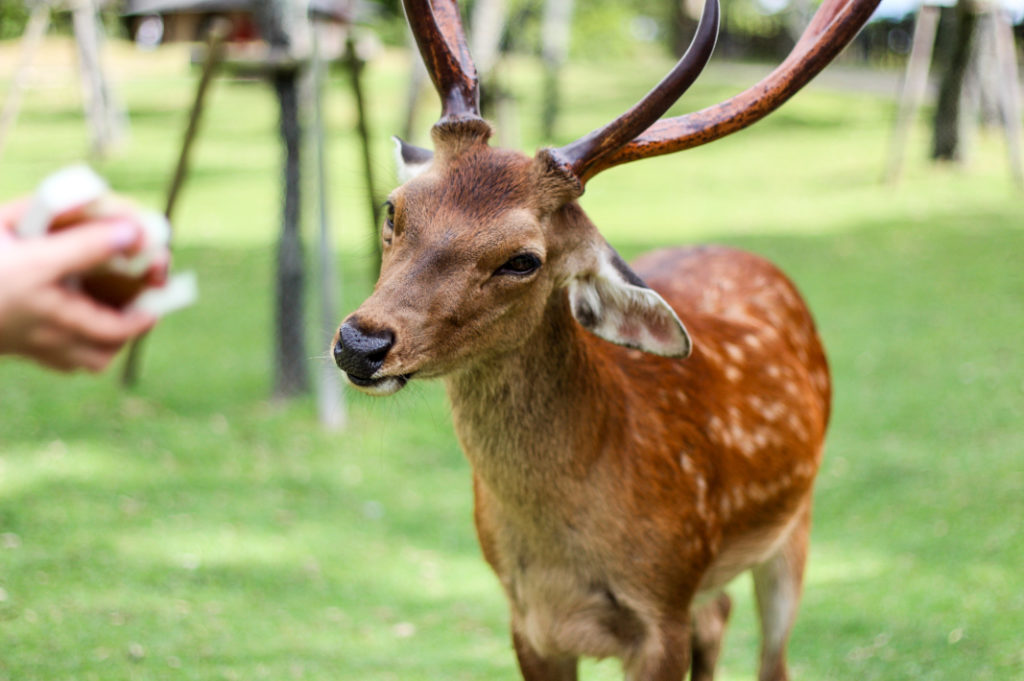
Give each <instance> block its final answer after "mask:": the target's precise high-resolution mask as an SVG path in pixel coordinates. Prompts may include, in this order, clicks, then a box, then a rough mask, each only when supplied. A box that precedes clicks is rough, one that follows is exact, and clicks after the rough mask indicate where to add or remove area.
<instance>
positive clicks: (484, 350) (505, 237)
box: [333, 0, 878, 394]
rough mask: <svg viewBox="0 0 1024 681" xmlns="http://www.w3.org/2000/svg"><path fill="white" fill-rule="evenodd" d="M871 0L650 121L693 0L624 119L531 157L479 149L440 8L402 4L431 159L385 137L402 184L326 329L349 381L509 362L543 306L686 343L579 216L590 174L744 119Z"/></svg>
mask: <svg viewBox="0 0 1024 681" xmlns="http://www.w3.org/2000/svg"><path fill="white" fill-rule="evenodd" d="M877 1H878V0H826V1H825V3H824V4H823V5H822V6H821V8H820V9H819V10H818V12H817V13H816V15H815V16H814V18H813V19H812V21H811V23H810V25H809V26H808V28H807V30H806V31H805V33H804V35H803V37H802V38H801V40H800V41H799V42H798V44H797V45H796V47H795V48H794V49H793V52H792V53H791V55H790V56H789V57H788V58H787V59H786V60H785V62H783V64H782V65H780V66H779V67H778V68H777V69H776V70H775V71H773V72H772V73H771V74H770V75H769V76H767V77H766V78H765V79H764V80H763V81H761V83H758V84H757V85H755V86H754V87H752V88H750V89H748V90H747V91H745V92H743V93H741V94H739V95H737V96H735V97H733V98H732V99H730V100H727V101H725V102H723V103H721V104H718V105H716V106H713V107H710V108H707V109H704V110H702V111H698V112H695V113H692V114H689V115H685V116H679V117H675V118H669V119H665V120H659V119H660V118H661V116H662V115H663V114H664V113H665V112H666V111H667V110H668V108H669V107H670V106H671V105H672V104H673V103H674V102H675V101H676V100H677V99H678V98H679V97H680V95H681V94H682V93H683V92H684V91H685V90H686V89H687V88H688V87H689V86H690V85H691V84H692V83H693V82H694V80H695V79H696V78H697V76H698V74H699V73H700V71H701V70H702V69H703V67H704V65H705V64H706V63H707V61H708V60H709V59H710V57H711V53H712V50H713V48H714V43H715V38H716V35H717V29H718V22H719V8H718V1H717V0H706V4H705V6H704V11H703V14H702V17H701V20H700V23H699V25H698V28H697V32H696V36H695V37H694V39H693V42H692V44H691V45H690V48H689V49H688V50H687V52H686V54H685V55H684V56H683V57H682V58H681V59H680V60H679V62H678V64H677V65H676V66H675V68H673V70H672V71H671V72H670V73H669V74H668V76H666V77H665V78H664V79H663V80H662V81H661V82H660V83H659V84H658V85H657V86H656V87H655V88H654V89H653V90H651V91H650V92H649V93H648V94H647V95H646V96H645V97H644V98H643V99H642V100H641V101H640V102H638V103H637V104H636V105H635V106H634V107H632V108H631V109H630V110H629V111H627V112H626V113H624V114H623V115H621V116H620V117H618V118H617V119H615V120H614V121H612V122H611V123H609V124H608V125H606V126H604V127H603V128H599V129H597V130H595V131H593V132H591V133H590V134H588V135H586V136H584V137H582V138H580V139H579V140H577V141H575V142H573V143H571V144H569V145H567V146H564V147H560V148H545V149H541V150H540V151H538V152H537V153H536V154H535V155H534V156H533V157H530V156H527V155H524V154H522V153H519V152H516V151H509V150H503V149H496V148H492V147H491V146H489V144H488V140H489V138H490V136H491V127H490V125H489V124H488V123H487V122H486V121H484V120H483V119H482V118H481V117H480V108H479V86H478V80H477V76H476V70H475V67H474V66H473V63H472V60H471V58H470V55H469V53H468V49H467V47H466V41H465V37H464V35H463V31H462V27H461V23H460V20H459V14H458V8H457V6H456V4H455V2H454V0H433V1H431V0H404V4H405V10H406V14H407V16H408V19H409V24H410V26H411V27H412V30H413V34H414V36H415V38H416V41H417V43H418V45H419V48H420V53H421V55H422V57H423V59H424V62H425V63H426V65H427V70H428V72H429V73H430V76H431V79H432V80H433V82H434V85H435V86H436V88H437V91H438V93H439V95H440V98H441V102H442V111H441V118H440V120H439V121H438V122H437V123H436V124H435V125H434V126H433V129H432V131H431V137H432V141H433V145H434V149H433V152H430V151H428V150H425V149H420V148H417V147H413V146H411V145H408V144H406V143H404V142H399V144H398V151H399V154H398V156H399V162H400V176H401V177H403V179H405V180H406V181H405V183H404V184H403V185H401V186H400V187H398V188H397V189H396V190H394V191H393V192H392V193H391V195H390V196H389V198H388V201H387V204H386V211H387V213H386V219H385V223H384V225H383V227H382V233H381V237H382V240H383V243H384V257H383V262H382V266H381V275H380V279H379V280H378V282H377V285H376V288H375V290H374V292H373V294H372V295H371V296H370V297H369V298H368V299H367V300H366V301H365V302H364V303H363V304H362V305H361V306H360V307H359V309H358V310H356V312H354V313H353V314H351V315H350V316H349V317H348V318H347V319H346V320H345V321H344V323H343V324H342V325H341V328H340V329H339V331H338V333H337V334H336V336H335V339H334V346H333V352H334V357H335V360H336V362H337V364H338V366H339V367H340V368H341V369H342V370H344V371H345V373H346V374H347V376H348V379H349V381H350V382H351V383H352V384H353V385H355V386H356V387H358V388H360V389H362V390H364V391H366V392H369V393H373V394H390V393H393V392H396V391H398V390H399V389H401V388H402V387H403V386H404V385H405V384H406V382H407V381H408V380H409V379H410V378H411V377H413V376H416V377H422V378H430V377H439V376H445V375H449V374H451V373H453V372H456V371H459V370H462V369H465V368H467V367H472V366H476V365H478V364H479V363H480V362H485V361H487V360H488V359H492V358H495V357H500V356H502V355H504V354H507V353H510V352H514V351H516V349H517V348H519V347H521V346H522V345H523V344H524V343H527V342H529V341H530V339H531V338H533V337H534V336H535V334H536V333H537V331H538V329H539V328H540V327H541V325H542V322H543V320H544V318H545V315H546V314H547V313H548V312H549V311H550V310H551V309H552V307H553V306H554V307H558V306H562V307H566V308H567V309H568V312H569V313H570V314H571V315H572V316H573V317H574V318H575V319H576V321H578V322H579V324H580V325H581V326H582V327H583V328H585V329H587V330H588V331H590V332H592V333H593V334H595V335H597V336H599V337H601V338H604V339H605V340H608V341H611V342H613V343H617V344H620V345H625V346H629V347H633V348H637V349H639V350H643V351H645V352H650V353H654V354H657V355H664V356H671V357H685V356H686V355H687V354H688V353H689V351H690V346H691V343H690V339H689V336H688V335H687V332H686V329H685V328H684V326H683V324H682V322H680V320H679V318H678V317H677V315H676V313H675V312H674V311H673V310H672V308H671V307H669V306H668V304H666V303H665V301H664V300H663V299H662V298H661V296H659V295H658V294H657V293H655V292H654V291H653V290H651V289H649V288H648V287H647V286H646V285H645V284H644V282H643V281H642V280H641V279H640V277H639V276H637V275H636V274H635V273H634V272H633V271H632V270H631V269H630V268H629V266H628V265H626V263H625V262H624V261H623V260H622V259H621V258H620V257H619V256H618V254H617V253H616V252H615V250H614V249H613V248H612V247H611V246H610V245H609V244H608V243H607V242H606V241H605V239H604V238H603V237H602V236H601V234H600V233H599V232H598V230H597V229H596V228H595V227H594V225H593V224H592V223H591V222H590V220H589V219H588V218H587V217H586V215H585V214H584V213H583V211H582V209H581V208H580V207H579V204H578V203H577V199H578V198H579V197H580V196H581V195H582V194H583V191H584V187H585V185H586V182H587V181H588V180H589V179H590V178H591V177H593V176H594V175H596V174H597V173H599V172H601V171H602V170H605V169H607V168H610V167H612V166H615V165H619V164H621V163H625V162H628V161H632V160H636V159H640V158H646V157H648V156H655V155H660V154H665V153H670V152H674V151H678V150H681V149H686V148H689V147H693V146H697V145H700V144H704V143H706V142H710V141H712V140H714V139H718V138H720V137H723V136H725V135H727V134H730V133H732V132H735V131H736V130H739V129H742V128H744V127H746V126H747V125H750V124H751V123H753V122H755V121H757V120H759V119H760V118H762V117H763V116H765V115H767V114H768V113H769V112H771V111H772V110H774V109H775V108H777V107H778V106H780V105H781V104H782V103H783V102H784V101H785V100H786V99H788V98H789V97H790V96H791V95H792V94H794V93H795V92H796V91H797V90H799V89H800V88H801V87H802V86H803V85H804V84H806V83H807V82H808V81H809V80H810V79H811V78H812V77H813V76H814V75H815V74H816V73H817V72H818V71H820V70H821V69H822V68H823V67H824V66H825V65H826V64H827V63H828V62H829V61H830V60H831V59H832V58H833V57H835V55H836V54H838V52H839V51H840V50H841V49H842V48H843V47H844V46H845V45H846V43H847V42H849V40H851V39H852V38H853V36H854V35H855V34H856V32H857V30H858V29H859V28H860V26H861V25H862V24H863V23H864V22H865V21H866V20H867V18H868V16H870V14H871V11H872V10H873V9H874V7H875V6H876V5H877Z"/></svg>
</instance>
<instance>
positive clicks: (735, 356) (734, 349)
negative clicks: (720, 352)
mask: <svg viewBox="0 0 1024 681" xmlns="http://www.w3.org/2000/svg"><path fill="white" fill-rule="evenodd" d="M722 348H723V349H724V350H725V354H727V355H729V358H730V359H732V361H734V362H742V361H743V350H741V349H740V347H739V346H738V345H733V344H732V343H722Z"/></svg>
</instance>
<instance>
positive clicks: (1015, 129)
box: [992, 6, 1024, 190]
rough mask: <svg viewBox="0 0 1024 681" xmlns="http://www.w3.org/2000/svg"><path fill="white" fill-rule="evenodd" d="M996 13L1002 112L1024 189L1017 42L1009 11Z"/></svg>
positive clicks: (1020, 187) (1014, 168)
mask: <svg viewBox="0 0 1024 681" xmlns="http://www.w3.org/2000/svg"><path fill="white" fill-rule="evenodd" d="M992 11H993V12H994V19H995V22H996V26H995V43H996V64H997V67H998V69H999V79H998V82H1000V83H1003V84H1004V87H1001V88H999V93H1000V99H1001V101H1000V107H999V108H1000V111H1001V113H1002V119H1003V129H1004V130H1005V132H1006V148H1007V151H1008V152H1009V156H1010V172H1011V174H1012V175H1013V181H1014V184H1015V185H1016V186H1017V189H1018V190H1024V166H1022V164H1021V120H1020V117H1021V111H1020V81H1019V80H1018V78H1019V77H1020V76H1019V75H1018V72H1017V54H1016V50H1015V49H1014V43H1013V27H1012V26H1010V20H1009V17H1008V16H1007V15H1006V11H1005V10H1003V9H1002V8H1000V7H998V6H995V7H993V9H992Z"/></svg>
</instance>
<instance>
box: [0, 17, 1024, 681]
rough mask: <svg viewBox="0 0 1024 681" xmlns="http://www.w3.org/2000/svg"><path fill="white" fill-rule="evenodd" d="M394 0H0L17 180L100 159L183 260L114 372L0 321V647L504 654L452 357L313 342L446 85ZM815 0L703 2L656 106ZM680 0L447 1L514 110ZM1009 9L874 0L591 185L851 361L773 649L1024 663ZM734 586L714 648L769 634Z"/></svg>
mask: <svg viewBox="0 0 1024 681" xmlns="http://www.w3.org/2000/svg"><path fill="white" fill-rule="evenodd" d="M398 5H399V3H398V2H397V0H395V1H392V0H389V1H388V2H378V3H369V2H358V3H347V2H342V3H332V2H326V1H325V2H321V3H317V2H314V3H312V5H311V7H310V8H309V9H310V10H311V12H310V15H311V16H313V17H314V19H315V22H316V23H315V26H316V28H315V29H314V28H312V27H311V24H310V23H309V22H308V21H307V16H308V15H307V11H306V10H307V8H306V7H305V6H300V5H298V4H292V3H277V2H271V1H270V0H262V1H257V2H241V1H240V0H222V1H220V2H215V1H214V0H178V1H176V2H170V1H164V0H133V1H132V2H128V3H124V4H119V3H110V4H104V5H102V6H96V5H93V4H91V3H89V2H85V1H83V2H80V3H78V2H73V3H59V2H54V3H46V4H42V3H40V4H24V3H22V2H19V1H12V0H4V1H3V2H2V3H0V104H2V106H3V109H2V113H0V200H8V199H12V198H15V197H18V196H21V195H24V194H27V193H30V192H31V191H32V190H33V188H34V187H35V186H36V185H37V184H38V182H39V181H40V180H41V179H42V178H43V177H45V176H46V175H47V174H49V173H51V172H53V171H54V170H56V169H58V168H60V167H62V166H63V165H66V164H68V163H72V162H76V161H80V160H87V161H88V162H90V163H91V164H92V165H93V167H94V168H95V169H96V170H97V171H99V172H100V173H101V174H102V175H104V176H105V177H106V178H107V179H108V180H109V181H110V183H111V185H112V186H113V187H114V189H116V190H117V191H119V192H121V193H124V194H127V195H128V196H131V197H133V198H134V199H135V200H137V201H138V202H140V203H142V204H144V205H146V206H148V207H152V208H156V209H158V210H166V211H167V212H170V213H172V217H173V223H174V225H175V235H174V249H175V258H176V260H175V268H176V269H179V270H183V269H192V270H195V271H196V272H197V273H198V275H199V281H200V288H201V293H200V299H199V301H198V303H197V304H196V305H194V306H193V307H191V308H188V309H186V310H183V311H180V312H177V313H175V314H173V315H171V316H170V317H168V318H167V319H166V320H164V321H163V322H162V323H161V325H160V326H158V327H157V329H156V330H155V331H154V333H153V334H152V335H151V336H150V337H149V338H148V339H147V340H146V342H145V343H144V345H143V346H141V349H140V352H139V353H138V356H139V361H138V364H137V366H136V369H135V372H134V375H133V376H132V377H131V380H130V381H129V384H130V385H124V382H123V381H122V367H117V368H115V370H113V371H110V372H108V373H107V374H105V375H103V376H98V377H97V376H84V375H74V376H62V375H56V374H52V373H48V372H46V371H44V370H42V369H38V368H36V367H34V366H31V365H28V364H26V363H23V362H20V361H17V360H12V359H9V358H0V680H3V681H13V680H17V681H22V680H31V679H40V680H43V679H45V680H50V679H111V678H126V679H164V678H166V679H171V678H173V679H182V678H185V679H245V680H248V679H263V678H266V679H360V680H363V679H372V680H377V679H380V680H386V679H402V680H403V681H406V680H410V679H411V680H416V679H424V680H427V679H431V680H432V679H437V678H449V679H491V678H494V679H499V678H500V679H511V678H516V672H515V667H514V664H515V663H514V656H513V655H512V652H511V649H510V644H509V642H508V635H507V626H506V614H505V603H504V600H503V597H502V595H501V591H500V588H499V586H498V584H497V582H496V580H495V579H494V578H493V576H492V575H491V573H490V571H489V570H488V568H487V567H486V566H485V564H484V562H483V560H482V558H481V556H480V554H479V549H478V548H477V544H476V540H475V537H474V534H473V528H472V517H471V495H470V472H469V470H468V466H467V464H466V463H465V461H464V459H463V458H462V454H461V452H460V451H459V448H458V445H457V443H456V442H455V439H454V436H453V434H452V429H451V424H450V417H449V413H448V407H447V403H446V400H445V396H444V393H443V389H442V387H441V386H440V385H439V384H438V383H427V382H421V383H416V382H414V383H413V384H411V385H410V386H409V388H407V389H406V390H404V391H402V392H401V393H400V394H398V395H396V396H394V397H392V398H386V399H376V400H374V399H370V398H366V397H364V396H361V395H359V394H355V393H353V392H350V391H348V390H346V389H343V388H341V387H340V386H339V385H338V382H337V373H336V372H337V370H336V369H332V368H331V363H330V361H329V356H328V345H329V342H330V334H331V331H332V330H333V327H334V326H335V325H336V324H337V323H338V322H339V321H340V320H341V318H342V317H343V316H344V315H345V314H346V313H347V312H348V311H350V310H352V309H354V307H355V306H356V305H357V304H358V303H359V301H360V300H362V298H363V297H365V296H366V295H367V294H368V292H369V291H370V290H371V288H372V284H373V281H374V278H375V271H376V264H377V258H378V256H377V243H378V236H377V234H378V227H377V224H376V217H375V216H374V213H375V211H376V210H378V209H379V206H380V203H381V202H382V201H383V199H384V198H385V196H386V194H387V192H389V191H390V190H391V189H392V188H393V187H394V185H395V183H396V180H395V176H394V169H393V164H392V162H391V160H390V159H391V147H392V143H391V141H390V139H389V137H390V136H391V135H392V134H400V135H404V136H405V137H406V138H407V139H410V140H411V141H413V142H417V143H420V144H429V134H428V133H429V128H430V126H431V124H432V123H433V122H434V121H435V120H436V118H437V116H438V114H439V110H440V107H439V105H438V101H437V97H436V95H435V94H434V92H433V90H432V88H431V87H429V83H427V84H426V85H424V83H423V77H422V74H421V73H420V71H419V70H418V67H417V63H418V58H414V57H413V55H412V53H411V52H410V50H409V49H408V46H407V45H408V37H407V35H406V30H405V27H404V19H403V17H402V15H401V11H400V8H399V6H398ZM814 9H815V3H813V2H799V1H794V2H791V3H785V2H765V1H764V0H724V2H723V12H724V15H723V24H722V36H721V38H720V40H719V44H718V49H717V51H716V54H715V56H714V57H713V59H712V61H711V64H710V65H709V66H708V68H707V70H706V72H705V74H704V75H703V76H702V77H701V79H700V80H699V81H698V82H697V84H696V85H694V87H693V88H692V89H691V90H690V91H689V92H688V93H686V94H685V95H684V96H683V98H682V99H681V100H680V102H679V103H678V104H677V105H676V107H674V108H673V110H672V111H671V112H670V113H672V114H676V113H683V112H686V111H690V110H696V109H699V108H702V107H705V106H710V105H713V104H715V103H717V102H719V101H722V100H724V99H726V98H728V97H730V96H732V95H734V94H736V93H738V92H740V91H741V90H743V89H745V88H747V87H750V86H751V85H753V84H754V83H755V82H757V81H758V80H759V79H760V78H762V77H763V76H765V75H766V74H767V73H768V72H769V71H770V70H771V69H772V68H774V66H775V65H776V64H778V63H779V62H780V61H781V60H782V59H783V58H784V57H785V55H786V54H787V53H788V51H789V49H790V48H791V47H792V46H793V44H794V41H795V39H796V37H797V36H798V35H799V33H800V31H801V30H802V29H803V26H804V25H805V24H806V22H807V20H808V18H809V16H810V14H811V13H813V11H814ZM698 12H699V5H698V6H696V7H691V6H690V4H689V3H679V2H676V1H675V0H589V1H584V0H578V1H577V2H575V3H569V2H542V1H541V0H504V1H503V2H494V1H490V2H488V1H487V0H476V2H473V3H465V5H464V7H463V14H464V17H463V18H464V24H465V25H466V27H467V31H468V33H469V35H470V42H471V46H472V49H473V52H474V55H475V56H476V60H477V65H478V67H479V68H480V71H481V77H482V81H483V92H484V107H485V110H484V113H485V115H486V116H487V117H488V118H489V119H490V120H492V121H494V123H495V126H496V130H497V133H496V138H497V141H498V142H500V143H501V144H503V145H507V146H513V147H516V148H519V149H522V150H524V151H525V152H527V153H532V152H533V150H535V149H537V148H539V147H541V146H544V145H548V144H564V143H566V142H569V141H571V140H573V139H575V138H577V137H579V136H581V135H583V134H585V133H586V132H588V131H589V130H591V129H593V128H595V127H597V126H599V125H603V124H604V123H606V122H607V121H609V120H611V119H612V118H613V117H615V116H617V115H619V114H620V113H622V112H623V111H625V110H626V109H627V108H628V107H629V106H630V105H632V104H633V103H634V102H635V101H637V100H638V99H639V98H640V97H641V96H642V95H643V94H644V93H645V92H646V91H647V90H648V89H649V88H650V87H651V86H653V84H654V83H656V82H657V81H658V80H659V79H660V78H661V77H662V76H663V75H664V74H665V73H667V72H668V71H669V69H670V68H671V66H672V63H673V62H674V60H675V58H677V56H678V54H679V53H680V52H681V50H683V49H685V46H686V44H687V43H688V41H689V37H690V35H691V32H692V28H693V26H694V25H695V17H696V14H697V13H698ZM222 19H223V20H224V21H221V20H222ZM1020 19H1021V7H1020V6H1019V5H1014V4H1002V5H1001V4H984V3H977V2H964V1H963V0H961V2H959V3H957V4H955V5H950V6H948V7H940V6H938V5H931V4H929V5H925V6H924V7H922V6H920V5H919V4H918V3H915V2H902V1H900V2H897V1H895V0H884V1H883V3H882V6H881V8H880V10H879V12H878V14H877V15H876V17H875V19H874V20H873V21H872V22H871V23H870V24H869V25H868V26H867V27H866V28H865V29H864V31H863V32H862V33H861V35H860V36H859V38H858V39H857V40H856V42H855V43H854V44H853V45H851V46H850V47H849V48H848V49H847V50H846V51H845V52H844V54H843V55H842V56H841V57H840V58H839V59H838V60H837V61H836V63H834V64H833V65H832V66H830V67H829V68H827V69H826V70H825V72H824V73H823V74H822V75H821V76H820V77H819V78H818V79H817V80H816V81H814V82H813V83H812V84H811V85H810V86H808V87H807V88H806V89H805V90H804V91H802V92H801V93H800V94H798V95H797V96H796V97H795V98H794V99H793V100H792V101H791V102H789V103H787V104H786V105H785V106H784V107H783V108H782V109H781V110H780V111H778V112H777V113H775V114H773V115H771V116H769V117H768V118H767V119H765V120H764V121H762V122H761V123H759V124H757V125H755V126H753V127H752V128H750V129H748V130H745V131H742V132H739V133H737V134H735V135H733V136H730V137H728V138H725V139H722V140H720V141H717V142H715V143H714V144H711V145H707V146H705V147H699V148H695V149H692V150H689V151H685V152H681V153H679V154H675V155H669V156H665V157H660V158H656V159H649V160H645V161H643V162H637V163H631V164H627V165H624V166H622V167H619V168H615V169H613V170H610V171H608V172H606V173H603V174H602V175H600V176H598V177H597V178H596V179H594V180H593V181H592V182H591V183H589V184H588V187H587V193H586V195H585V196H584V197H583V198H582V199H581V204H582V205H583V207H584V208H585V209H586V210H587V212H588V214H589V215H590V217H591V218H592V219H593V220H594V222H595V223H596V224H597V225H598V226H599V227H600V228H601V229H602V231H603V233H604V234H605V235H606V236H607V237H608V239H609V241H610V242H611V243H612V244H613V245H614V246H615V247H616V248H617V249H618V250H619V251H620V252H622V253H623V255H625V256H626V257H627V258H630V257H633V256H635V255H637V254H639V253H641V252H643V251H645V250H649V249H652V248H656V247H659V246H665V245H676V244H687V243H702V242H718V243H726V244H730V245H734V246H738V247H741V248H745V249H749V250H752V251H755V252H758V253H761V254H763V255H766V256H768V257H769V258H771V259H773V260H774V261H775V262H777V263H779V264H780V265H781V266H782V267H783V269H784V270H786V271H787V272H788V273H789V274H790V275H791V277H792V278H793V279H794V281H795V282H796V283H797V285H798V286H799V287H800V288H801V290H802V291H803V292H804V294H805V296H806V297H807V299H808V301H809V302H810V305H811V308H812V309H813V311H814V312H815V314H816V317H817V320H818V322H819V326H820V330H821V333H822V336H823V338H824V341H825V344H826V347H827V349H828V351H829V356H830V360H831V364H832V369H833V374H834V381H835V385H836V396H835V409H834V416H833V423H832V426H831V431H830V436H829V442H828V447H827V452H826V457H825V463H824V467H823V470H822V472H821V475H820V477H819V480H818V486H817V495H816V502H815V503H816V509H815V528H814V535H813V540H812V552H811V559H810V564H809V572H808V577H807V581H806V585H805V594H804V599H803V605H802V608H801V613H800V616H799V617H798V621H797V626H796V629H795V631H794V634H793V640H792V643H791V646H790V661H791V668H792V672H793V676H794V678H803V679H847V678H859V679H887V680H888V679H894V678H899V679H964V678H970V679H995V680H999V681H1004V680H1013V679H1024V641H1022V638H1021V635H1020V631H1021V623H1022V622H1024V574H1022V572H1021V569H1020V566H1021V565H1022V564H1024V534H1022V532H1021V519H1022V518H1024V427H1022V416H1021V415H1022V414H1024V359H1022V357H1021V352H1020V336H1021V331H1024V267H1022V266H1021V253H1024V222H1022V220H1021V217H1020V216H1021V214H1022V206H1024V204H1022V199H1024V195H1022V193H1021V171H1020V151H1019V148H1020V147H1019V145H1020V136H1019V130H1020V125H1021V113H1020V90H1019V72H1018V68H1017V67H1018V64H1019V61H1020V54H1021V52H1020V50H1021V38H1022V36H1021V30H1022V29H1021V26H1020V24H1019V21H1020ZM204 74H206V78H205V79H204ZM317 74H319V75H320V76H321V77H320V78H316V77H315V76H316V75H317ZM204 83H205V85H204ZM197 103H198V105H197ZM318 112H319V116H318ZM190 119H191V120H192V121H193V123H192V124H191V125H190ZM189 130H191V133H189V132H188V131H189ZM175 177H178V178H179V181H178V182H176V181H175ZM321 188H322V189H321ZM731 590H732V592H733V594H734V598H735V600H736V602H737V607H736V608H735V609H734V619H733V622H732V626H731V629H730V632H729V633H728V635H727V639H726V652H725V655H724V659H723V662H722V667H721V678H723V679H726V680H727V681H729V680H732V679H748V678H752V677H753V675H754V673H755V671H754V670H755V669H756V658H757V645H758V642H757V634H756V626H755V624H754V615H753V611H754V606H753V604H752V603H751V598H750V594H749V592H750V587H749V583H748V581H747V580H746V579H745V578H744V579H741V580H739V581H738V582H737V583H736V584H735V585H734V586H733V587H732V589H731ZM582 677H583V678H589V679H614V678H620V677H621V676H620V672H619V669H618V667H617V665H616V664H614V663H611V662H604V663H588V664H587V665H586V666H585V668H584V670H583V674H582Z"/></svg>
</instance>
